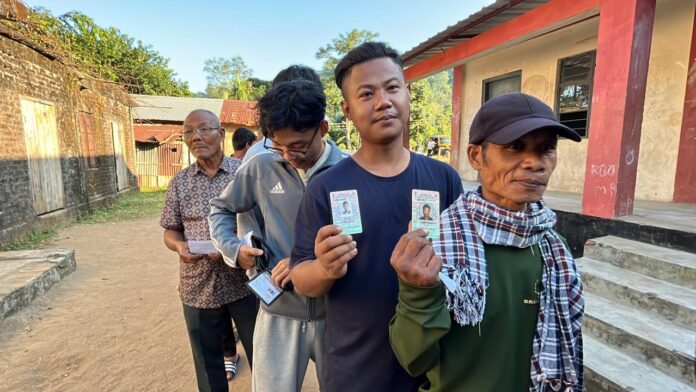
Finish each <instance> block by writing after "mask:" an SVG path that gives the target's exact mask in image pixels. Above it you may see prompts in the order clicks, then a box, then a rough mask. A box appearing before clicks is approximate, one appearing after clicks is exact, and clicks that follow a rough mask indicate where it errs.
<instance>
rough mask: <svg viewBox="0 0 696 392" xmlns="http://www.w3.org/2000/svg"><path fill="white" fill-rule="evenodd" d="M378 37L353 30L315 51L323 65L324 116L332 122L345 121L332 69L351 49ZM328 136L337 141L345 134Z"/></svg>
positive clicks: (339, 92) (333, 133) (320, 73)
mask: <svg viewBox="0 0 696 392" xmlns="http://www.w3.org/2000/svg"><path fill="white" fill-rule="evenodd" d="M378 37H379V34H378V33H373V32H371V31H368V30H358V29H353V30H351V31H349V32H348V33H345V34H339V35H338V37H337V38H334V39H333V40H332V41H331V43H329V44H326V45H325V46H323V47H321V48H319V50H317V53H316V57H317V59H319V60H324V65H322V67H321V71H320V72H319V76H320V77H321V82H322V84H323V85H324V93H325V94H326V101H327V107H326V115H327V116H328V117H329V119H330V120H331V121H332V122H343V121H345V117H344V116H343V112H342V110H341V100H342V99H343V97H342V96H341V90H339V89H338V86H336V82H335V81H334V73H333V72H334V68H336V65H337V64H338V62H339V61H340V60H341V58H343V56H345V55H346V54H347V53H348V52H350V51H351V50H352V49H353V48H355V47H356V46H358V45H360V44H362V43H364V42H369V41H373V40H375V39H376V38H378ZM330 135H331V138H332V139H333V140H334V141H337V139H340V137H343V138H345V134H337V133H336V132H330ZM356 135H357V134H356ZM351 139H352V137H351Z"/></svg>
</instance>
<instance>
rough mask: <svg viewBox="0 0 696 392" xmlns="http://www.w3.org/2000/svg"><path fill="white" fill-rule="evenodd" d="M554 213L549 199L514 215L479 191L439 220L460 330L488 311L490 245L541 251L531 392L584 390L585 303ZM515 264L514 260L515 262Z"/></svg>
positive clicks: (450, 299) (451, 305)
mask: <svg viewBox="0 0 696 392" xmlns="http://www.w3.org/2000/svg"><path fill="white" fill-rule="evenodd" d="M555 224H556V214H555V213H554V212H553V211H551V209H549V208H548V207H546V205H545V204H544V202H543V201H539V202H537V203H530V204H529V208H528V210H527V211H519V212H516V211H509V210H506V209H504V208H501V207H498V206H496V205H494V204H493V203H491V202H489V201H487V200H484V199H483V197H482V195H481V188H479V189H478V190H477V191H471V192H466V193H464V194H462V195H461V196H460V197H459V198H458V199H457V201H456V202H455V203H454V204H452V206H451V207H450V208H448V209H447V210H445V211H444V212H443V213H442V216H441V234H440V240H439V241H435V243H434V244H433V247H434V249H435V252H436V253H437V254H438V255H439V256H440V257H441V258H442V261H443V270H444V272H445V273H446V274H447V275H448V276H449V277H450V278H451V279H452V280H454V281H455V282H456V283H457V289H456V290H455V291H453V292H452V291H449V290H447V291H446V296H447V307H448V309H450V311H452V312H453V314H454V319H455V321H456V322H457V323H458V324H459V325H462V326H464V325H476V324H479V323H480V322H481V320H483V315H484V310H485V307H486V289H487V288H488V272H487V269H486V257H485V254H484V243H486V244H495V245H504V246H512V247H516V248H527V247H530V246H533V245H538V246H539V248H540V249H541V253H542V257H543V260H544V268H543V275H542V280H541V282H542V283H541V294H540V299H539V314H538V317H537V326H536V332H535V334H534V347H533V352H532V358H531V371H530V377H531V380H530V387H529V390H530V391H531V392H542V391H543V392H545V391H561V390H563V391H582V383H583V365H582V334H581V330H580V327H581V325H582V319H583V313H584V308H585V300H584V298H583V294H582V293H583V288H582V282H581V281H580V275H579V273H578V271H577V269H576V266H575V262H574V261H573V257H572V255H571V254H570V252H569V251H568V250H567V249H566V247H565V245H564V243H563V241H562V240H561V238H560V236H559V235H558V234H557V233H556V232H555V231H554V230H553V229H552V228H553V226H554V225H555ZM510 262H514V260H510Z"/></svg>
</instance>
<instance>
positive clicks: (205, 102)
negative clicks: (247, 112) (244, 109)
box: [131, 94, 224, 122]
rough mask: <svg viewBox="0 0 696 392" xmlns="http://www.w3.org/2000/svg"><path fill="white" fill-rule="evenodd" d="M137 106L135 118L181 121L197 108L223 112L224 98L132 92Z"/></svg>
mask: <svg viewBox="0 0 696 392" xmlns="http://www.w3.org/2000/svg"><path fill="white" fill-rule="evenodd" d="M131 96H132V97H133V100H134V101H135V103H136V105H137V106H136V107H134V108H133V118H135V119H136V120H150V121H180V122H183V121H184V119H185V118H186V116H187V115H188V114H189V113H191V111H192V110H195V109H205V110H210V111H211V112H213V113H215V114H217V115H218V116H219V115H220V113H221V112H222V104H223V101H224V100H222V99H214V98H191V97H163V96H159V95H139V94H132V95H131Z"/></svg>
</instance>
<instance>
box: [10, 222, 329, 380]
mask: <svg viewBox="0 0 696 392" xmlns="http://www.w3.org/2000/svg"><path fill="white" fill-rule="evenodd" d="M157 221H158V220H157V219H148V220H141V221H131V222H125V223H115V224H114V223H111V224H94V225H76V226H73V227H70V228H67V229H63V230H61V231H60V232H59V235H58V237H57V240H56V241H55V246H52V247H54V248H71V249H75V253H76V260H77V271H75V272H73V273H72V274H71V275H69V276H68V277H66V278H65V279H64V280H63V281H61V282H59V283H58V284H56V285H55V286H53V288H51V290H50V291H49V292H48V293H47V294H45V295H44V296H42V297H40V298H38V299H36V300H35V301H34V302H33V303H32V304H31V305H30V306H29V307H27V308H25V309H23V310H20V311H19V312H18V313H16V314H14V315H13V316H11V317H9V318H7V319H5V320H4V321H2V323H0V380H2V381H0V391H13V392H14V391H195V390H196V381H195V374H194V370H193V362H192V357H191V349H190V346H189V343H188V338H187V335H186V328H185V325H184V319H183V315H182V310H181V301H180V300H179V296H178V292H177V282H178V276H179V275H178V268H179V267H178V263H177V261H176V258H175V256H174V254H173V253H172V252H171V251H169V250H168V249H166V248H165V246H164V244H163V243H162V229H160V228H159V226H158V225H157ZM237 347H238V350H239V352H240V353H241V354H242V356H244V354H243V349H242V346H241V344H239V345H238V346H237ZM250 376H251V375H250V372H249V367H248V364H247V362H246V359H245V358H243V359H242V363H241V368H240V372H239V374H238V375H237V378H236V379H235V380H233V381H232V382H231V383H230V384H229V386H230V391H250V390H251V377H250ZM303 391H318V387H317V383H316V377H315V375H314V368H313V366H311V365H310V369H309V370H308V372H307V377H306V379H305V386H304V387H303Z"/></svg>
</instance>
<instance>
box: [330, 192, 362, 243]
mask: <svg viewBox="0 0 696 392" xmlns="http://www.w3.org/2000/svg"><path fill="white" fill-rule="evenodd" d="M329 198H330V199H331V217H332V218H333V224H334V225H337V226H341V227H342V228H343V232H342V234H358V233H362V220H361V219H360V203H358V191H356V190H355V189H352V190H348V191H340V192H331V193H329Z"/></svg>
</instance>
